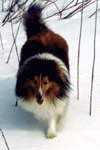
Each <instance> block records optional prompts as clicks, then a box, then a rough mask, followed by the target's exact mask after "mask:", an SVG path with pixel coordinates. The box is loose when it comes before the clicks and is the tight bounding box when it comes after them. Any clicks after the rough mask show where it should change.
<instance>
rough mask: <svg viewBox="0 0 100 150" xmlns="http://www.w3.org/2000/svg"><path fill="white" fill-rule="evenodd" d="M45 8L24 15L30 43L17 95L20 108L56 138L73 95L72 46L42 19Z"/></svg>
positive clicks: (23, 58) (25, 49) (22, 58)
mask: <svg viewBox="0 0 100 150" xmlns="http://www.w3.org/2000/svg"><path fill="white" fill-rule="evenodd" d="M42 11H43V7H41V5H39V4H33V5H32V6H30V7H29V8H28V10H27V11H26V12H25V13H24V15H23V23H24V27H25V31H26V36H27V41H26V42H25V44H24V45H23V46H22V49H21V54H20V63H19V69H18V73H17V81H16V87H15V93H16V96H17V97H18V104H19V105H20V106H21V107H22V108H24V109H25V110H27V111H29V112H31V113H33V114H34V116H35V117H36V118H37V119H39V120H43V121H46V122H47V123H48V129H47V132H46V137H47V138H54V137H55V136H56V135H57V134H56V130H57V126H58V125H59V124H60V122H61V120H62V119H63V117H64V116H65V114H66V110H67V106H68V101H69V100H68V98H69V92H70V73H69V72H70V68H69V55H68V45H67V43H66V41H65V40H64V39H63V38H62V37H61V36H60V35H58V34H56V33H54V32H53V31H51V30H50V29H49V28H48V27H47V26H46V23H45V22H44V19H43V18H42Z"/></svg>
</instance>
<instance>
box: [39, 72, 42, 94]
mask: <svg viewBox="0 0 100 150" xmlns="http://www.w3.org/2000/svg"><path fill="white" fill-rule="evenodd" d="M39 93H40V95H41V96H42V87H41V74H40V87H39Z"/></svg>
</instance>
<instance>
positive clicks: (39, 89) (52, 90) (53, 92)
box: [24, 74, 60, 104]
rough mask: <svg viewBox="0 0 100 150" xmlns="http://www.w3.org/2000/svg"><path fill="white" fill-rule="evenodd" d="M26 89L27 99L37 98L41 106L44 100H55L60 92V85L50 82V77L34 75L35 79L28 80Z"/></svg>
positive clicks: (25, 85)
mask: <svg viewBox="0 0 100 150" xmlns="http://www.w3.org/2000/svg"><path fill="white" fill-rule="evenodd" d="M24 88H25V89H26V90H27V95H26V97H25V99H32V98H36V99H37V102H38V103H39V104H42V102H43V101H44V99H48V100H51V99H52V100H53V99H54V98H55V97H56V96H57V93H58V92H59V90H60V87H59V85H58V84H57V83H56V82H55V81H53V80H50V77H49V76H48V75H42V74H40V75H34V76H33V79H32V78H31V79H27V80H26V82H25V84H24Z"/></svg>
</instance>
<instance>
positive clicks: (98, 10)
mask: <svg viewBox="0 0 100 150" xmlns="http://www.w3.org/2000/svg"><path fill="white" fill-rule="evenodd" d="M98 11H100V8H99V9H98V10H96V11H95V12H94V13H93V14H91V15H90V16H89V18H91V17H92V16H94V15H95V14H96V13H97V12H98Z"/></svg>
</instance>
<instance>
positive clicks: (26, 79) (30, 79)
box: [16, 59, 68, 104]
mask: <svg viewBox="0 0 100 150" xmlns="http://www.w3.org/2000/svg"><path fill="white" fill-rule="evenodd" d="M66 79H67V78H66V75H65V74H64V73H63V71H62V69H61V68H59V66H58V64H57V63H56V62H54V61H50V60H49V61H48V60H38V59H32V60H29V61H28V62H26V63H25V64H24V66H22V67H21V68H20V69H19V72H18V76H17V84H16V95H17V96H18V97H21V98H23V99H24V100H26V101H31V100H33V99H36V100H37V102H38V104H42V102H43V101H44V100H48V101H49V102H51V101H54V100H55V99H56V98H59V99H62V98H63V97H64V96H65V95H66V90H67V88H68V87H67V80H66Z"/></svg>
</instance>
